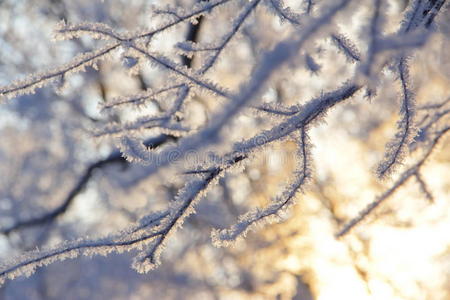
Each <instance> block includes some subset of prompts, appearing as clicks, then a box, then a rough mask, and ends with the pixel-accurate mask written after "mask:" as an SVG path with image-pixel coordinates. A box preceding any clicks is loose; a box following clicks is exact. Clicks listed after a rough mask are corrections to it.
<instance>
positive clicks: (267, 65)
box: [147, 0, 350, 175]
mask: <svg viewBox="0 0 450 300" xmlns="http://www.w3.org/2000/svg"><path fill="white" fill-rule="evenodd" d="M349 2H350V0H342V1H339V2H338V3H337V4H335V5H333V6H331V7H330V8H329V9H328V10H327V11H326V12H325V13H324V14H322V15H321V16H320V17H318V18H316V19H312V20H311V22H310V23H309V24H308V26H305V27H304V28H303V29H302V30H301V32H295V34H293V36H291V37H290V38H288V39H287V40H285V41H283V42H280V43H278V44H277V45H276V46H275V48H274V49H273V50H271V51H269V52H267V53H266V54H265V55H263V57H262V59H261V61H260V63H259V65H258V67H257V69H256V70H255V71H254V72H253V74H252V76H251V80H250V81H249V82H248V83H247V84H245V85H243V86H241V88H240V91H239V92H238V93H236V94H235V95H234V96H231V101H230V102H229V103H228V104H226V105H225V107H223V109H221V112H219V113H216V114H215V115H214V116H212V118H211V119H212V122H211V123H210V124H209V125H208V126H207V127H205V128H204V129H202V130H200V131H199V132H198V133H197V134H195V135H192V136H189V137H187V138H183V139H181V140H180V142H179V143H178V145H177V146H176V147H170V148H168V149H166V150H163V151H162V152H161V153H160V154H158V157H157V161H158V165H157V166H156V165H152V166H150V168H149V169H148V170H147V172H148V174H149V175H150V174H153V173H154V172H156V170H158V169H159V168H160V167H164V166H166V165H167V164H169V163H170V162H174V161H177V160H180V159H183V158H184V156H185V155H186V153H188V152H190V151H194V150H197V149H199V148H202V147H205V146H207V145H208V144H211V143H215V142H216V141H217V139H218V134H219V132H220V130H221V129H222V127H223V126H225V125H226V124H227V123H228V121H229V120H230V119H231V118H232V117H233V116H235V115H236V114H237V113H238V112H239V111H240V110H241V109H242V108H243V107H244V106H246V105H247V104H248V103H249V102H250V101H252V100H253V99H254V98H255V97H257V96H258V95H259V92H260V91H261V89H262V87H263V85H264V83H265V82H266V81H267V80H268V79H269V77H270V76H271V75H272V73H273V72H274V71H275V70H276V69H278V68H279V67H281V66H282V65H283V64H284V63H286V62H287V61H289V60H290V59H291V58H292V57H293V56H295V55H296V54H297V53H298V51H299V49H300V48H301V46H302V45H304V43H305V42H306V41H307V40H308V39H309V38H310V37H311V36H312V35H313V34H314V33H316V32H317V31H318V30H319V29H320V28H321V27H322V26H324V25H325V24H328V23H329V22H330V21H331V20H332V17H333V16H334V15H335V14H336V13H338V12H339V10H341V9H343V8H344V7H345V6H346V5H348V3H349ZM173 152H177V153H179V154H180V155H179V157H178V158H177V159H176V160H173V158H171V157H170V154H171V153H173Z"/></svg>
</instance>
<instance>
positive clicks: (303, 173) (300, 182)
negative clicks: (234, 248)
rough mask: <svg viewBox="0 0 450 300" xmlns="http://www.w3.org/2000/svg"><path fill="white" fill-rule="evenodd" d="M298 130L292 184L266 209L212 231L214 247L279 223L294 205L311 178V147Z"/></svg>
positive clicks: (256, 210) (303, 132)
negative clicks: (297, 158) (296, 159)
mask: <svg viewBox="0 0 450 300" xmlns="http://www.w3.org/2000/svg"><path fill="white" fill-rule="evenodd" d="M298 130H299V131H300V133H299V134H297V135H296V138H297V139H298V144H299V145H298V157H299V158H300V159H299V163H298V166H297V169H296V170H295V172H294V175H295V176H294V180H293V182H292V183H291V184H289V185H288V186H287V187H286V189H285V190H284V191H283V193H282V194H281V195H280V196H279V197H277V198H275V199H274V200H273V201H272V202H271V204H270V205H269V206H267V207H266V208H264V209H259V208H256V209H253V210H251V211H250V212H248V213H246V214H244V215H242V216H240V217H239V220H238V222H237V223H236V224H234V225H233V226H232V227H231V228H229V229H222V230H218V229H215V230H213V231H212V233H211V236H212V240H213V243H214V245H215V246H217V247H221V246H228V245H230V244H231V243H233V242H235V241H236V240H238V239H240V238H243V237H245V236H246V234H247V233H248V232H249V231H251V230H255V229H256V228H257V227H262V226H263V225H265V224H270V223H274V222H279V221H281V220H282V218H281V216H280V215H281V214H283V213H284V212H285V211H287V210H288V209H289V207H291V206H292V205H294V204H295V197H296V195H297V194H298V192H299V191H301V190H302V189H303V187H304V185H305V184H306V183H307V182H308V181H309V179H310V177H311V162H310V159H311V158H310V157H311V152H310V148H311V145H310V141H309V137H308V136H307V134H306V130H305V128H304V127H302V128H301V129H298Z"/></svg>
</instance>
